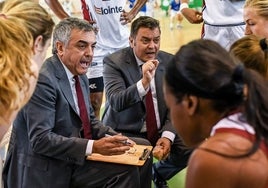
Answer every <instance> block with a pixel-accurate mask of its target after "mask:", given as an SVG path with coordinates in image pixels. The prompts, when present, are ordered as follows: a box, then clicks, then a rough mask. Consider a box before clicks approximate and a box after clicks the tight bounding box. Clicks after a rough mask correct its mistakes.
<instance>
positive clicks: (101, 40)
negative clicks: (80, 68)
mask: <svg viewBox="0 0 268 188" xmlns="http://www.w3.org/2000/svg"><path fill="white" fill-rule="evenodd" d="M85 2H86V4H87V6H88V9H89V12H90V17H91V18H92V19H93V20H94V21H95V22H96V26H97V27H98V30H99V31H98V34H97V45H96V48H95V50H94V57H93V61H92V64H91V67H90V68H89V70H88V72H87V76H88V78H98V77H102V76H103V75H102V72H103V58H104V57H105V56H106V55H109V54H111V53H113V52H115V51H116V50H119V49H121V48H124V47H127V46H129V40H128V37H129V33H130V31H129V28H128V26H127V25H122V24H121V22H120V15H121V13H122V11H123V9H124V8H125V6H126V1H125V0H85Z"/></svg>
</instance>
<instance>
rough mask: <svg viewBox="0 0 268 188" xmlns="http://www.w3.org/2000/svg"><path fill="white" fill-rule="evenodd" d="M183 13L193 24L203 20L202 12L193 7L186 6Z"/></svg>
mask: <svg viewBox="0 0 268 188" xmlns="http://www.w3.org/2000/svg"><path fill="white" fill-rule="evenodd" d="M181 13H182V14H183V16H184V17H185V18H186V19H187V20H188V21H189V22H190V23H192V24H199V23H201V22H203V17H202V12H198V11H197V10H194V9H192V8H184V9H182V10H181Z"/></svg>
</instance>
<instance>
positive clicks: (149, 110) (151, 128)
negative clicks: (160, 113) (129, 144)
mask: <svg viewBox="0 0 268 188" xmlns="http://www.w3.org/2000/svg"><path fill="white" fill-rule="evenodd" d="M145 101H146V129H147V138H148V140H149V141H150V142H151V144H152V145H153V146H155V144H156V142H157V140H158V129H157V123H156V117H155V111H154V103H153V97H152V93H151V89H150V90H149V91H148V93H147V94H146V96H145Z"/></svg>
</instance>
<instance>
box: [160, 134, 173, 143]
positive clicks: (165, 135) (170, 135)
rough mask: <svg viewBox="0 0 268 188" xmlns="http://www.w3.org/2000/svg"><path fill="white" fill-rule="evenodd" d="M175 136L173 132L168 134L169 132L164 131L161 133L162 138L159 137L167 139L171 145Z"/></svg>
mask: <svg viewBox="0 0 268 188" xmlns="http://www.w3.org/2000/svg"><path fill="white" fill-rule="evenodd" d="M175 136H176V135H175V134H174V133H173V132H170V131H164V132H163V133H162V136H161V137H165V138H168V139H169V140H170V141H171V142H172V143H173V142H174V139H175Z"/></svg>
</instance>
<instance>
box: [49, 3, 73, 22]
mask: <svg viewBox="0 0 268 188" xmlns="http://www.w3.org/2000/svg"><path fill="white" fill-rule="evenodd" d="M45 2H46V4H47V5H48V6H49V8H50V9H51V10H52V11H53V12H54V13H55V15H56V16H57V17H58V18H59V19H61V20H62V19H64V18H67V17H69V16H70V15H68V14H67V13H66V12H65V10H64V9H63V7H62V6H61V4H60V2H59V1H58V0H45Z"/></svg>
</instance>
